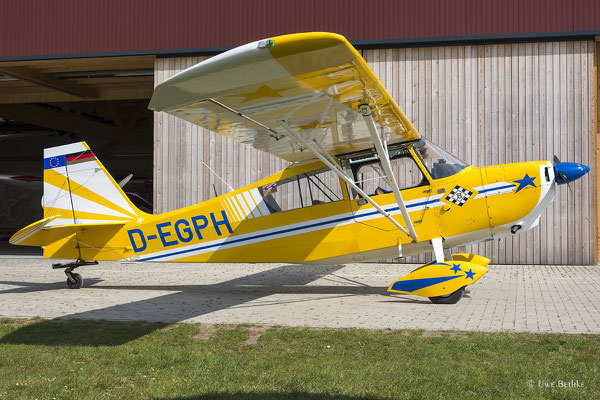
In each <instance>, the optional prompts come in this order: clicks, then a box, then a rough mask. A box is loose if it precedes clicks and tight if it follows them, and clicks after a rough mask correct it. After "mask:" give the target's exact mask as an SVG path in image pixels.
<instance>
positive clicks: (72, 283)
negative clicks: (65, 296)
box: [67, 272, 83, 289]
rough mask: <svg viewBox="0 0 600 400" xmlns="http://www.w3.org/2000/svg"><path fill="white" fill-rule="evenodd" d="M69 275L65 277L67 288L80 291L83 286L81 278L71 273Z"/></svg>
mask: <svg viewBox="0 0 600 400" xmlns="http://www.w3.org/2000/svg"><path fill="white" fill-rule="evenodd" d="M69 275H70V276H69V277H67V286H69V289H81V287H82V286H83V278H82V277H81V275H79V274H75V273H72V272H71V273H70V274H69ZM71 278H72V279H71Z"/></svg>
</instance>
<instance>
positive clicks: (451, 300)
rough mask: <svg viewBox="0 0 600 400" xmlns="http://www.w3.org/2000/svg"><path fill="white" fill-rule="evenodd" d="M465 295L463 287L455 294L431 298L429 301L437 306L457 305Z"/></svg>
mask: <svg viewBox="0 0 600 400" xmlns="http://www.w3.org/2000/svg"><path fill="white" fill-rule="evenodd" d="M464 294H465V287H464V286H463V287H461V288H460V289H458V290H457V291H456V292H454V293H450V294H447V295H445V296H436V297H430V298H429V300H431V302H432V303H435V304H456V303H458V301H459V300H460V299H462V297H463V295H464Z"/></svg>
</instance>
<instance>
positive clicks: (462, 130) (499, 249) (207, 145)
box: [155, 42, 595, 264]
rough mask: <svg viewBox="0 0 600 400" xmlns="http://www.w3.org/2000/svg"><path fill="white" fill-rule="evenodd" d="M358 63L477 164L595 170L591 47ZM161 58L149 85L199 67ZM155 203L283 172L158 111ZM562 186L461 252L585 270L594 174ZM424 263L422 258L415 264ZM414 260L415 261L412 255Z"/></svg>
mask: <svg viewBox="0 0 600 400" xmlns="http://www.w3.org/2000/svg"><path fill="white" fill-rule="evenodd" d="M363 55H364V57H365V58H366V60H367V61H368V62H369V64H370V65H371V66H372V68H373V69H374V71H375V73H376V74H377V75H378V76H379V77H380V79H381V81H382V82H383V84H384V85H385V86H386V87H387V88H388V90H389V91H390V93H391V94H392V96H393V97H394V98H395V99H396V101H397V102H398V104H399V105H400V107H401V108H402V109H403V110H404V111H405V113H406V114H407V115H408V116H409V117H410V118H411V119H412V120H413V122H414V124H415V126H416V127H417V129H419V131H420V132H421V134H423V135H424V136H425V137H427V138H429V139H431V140H433V141H434V142H436V143H438V144H439V145H441V146H442V147H444V148H446V149H447V150H449V151H450V152H452V153H453V154H455V155H457V156H459V157H460V158H462V159H464V160H465V161H467V162H469V163H471V164H473V165H476V166H481V165H491V164H501V163H508V162H516V161H527V160H539V159H542V160H545V159H548V160H552V157H553V155H555V154H556V155H557V156H558V157H559V158H560V159H561V160H563V161H577V162H581V163H583V164H586V165H590V166H592V165H593V164H594V137H593V130H594V125H593V118H594V110H593V105H594V101H593V93H594V92H593V57H594V43H593V42H556V43H535V44H531V43H528V44H506V45H488V46H460V47H459V46H457V47H435V48H431V47H430V48H419V49H387V50H369V51H365V52H364V53H363ZM199 60H200V59H198V58H176V59H157V61H156V83H159V82H162V81H163V80H164V79H166V78H167V77H169V76H171V75H172V74H174V73H175V72H177V71H179V70H181V69H184V68H186V67H187V66H191V65H193V64H194V63H196V62H198V61H199ZM155 139H156V146H155V204H156V209H157V211H161V212H162V211H168V210H172V209H175V208H178V207H182V206H185V205H190V204H194V203H196V202H199V201H202V200H204V199H208V198H210V197H212V196H213V195H214V193H213V191H214V189H213V184H214V185H215V188H216V190H217V193H219V194H221V193H224V192H225V191H226V190H227V189H226V186H225V185H224V184H223V183H222V182H220V181H219V179H218V178H216V177H215V174H213V173H211V172H210V171H209V170H208V168H207V167H205V166H204V165H203V164H202V160H204V161H205V162H206V163H207V164H208V166H209V167H210V168H211V169H213V170H214V171H215V172H216V173H217V174H219V175H221V176H223V178H224V179H225V180H226V181H227V182H230V183H232V184H233V186H234V187H235V188H238V187H241V186H243V185H245V184H247V183H250V182H252V181H255V180H257V179H259V178H263V177H265V176H268V175H269V174H271V173H274V172H276V171H277V170H279V169H280V168H283V167H284V166H285V163H284V162H282V161H281V160H277V159H275V158H274V157H270V156H268V155H266V154H262V153H260V152H258V151H255V150H254V149H251V148H247V147H246V146H243V145H239V144H237V143H233V142H231V141H229V140H225V139H223V138H222V137H220V136H219V135H216V134H213V133H210V132H203V130H202V129H200V128H198V127H195V126H192V125H190V124H188V123H186V122H183V121H180V120H177V119H176V118H174V117H170V116H167V115H165V114H162V113H158V114H157V115H156V120H155ZM572 189H573V193H571V192H570V191H569V190H568V189H567V188H566V187H560V188H559V190H558V194H557V198H556V201H555V202H554V203H553V205H551V206H550V207H549V208H548V209H547V210H546V212H545V213H544V215H543V216H542V218H541V221H540V225H539V226H538V227H536V228H534V229H532V230H530V231H529V232H527V233H524V234H520V235H518V236H516V237H514V238H508V239H502V240H499V241H494V242H488V243H484V244H479V245H475V246H472V247H470V248H467V250H468V251H471V252H474V253H477V254H483V255H486V256H487V257H490V258H492V260H493V262H495V263H506V264H512V263H522V264H593V263H594V262H595V261H594V257H595V256H594V251H595V231H594V228H595V226H594V223H595V222H594V219H595V208H594V183H593V175H591V174H588V175H587V176H586V177H584V178H583V179H580V180H578V181H576V182H575V183H574V184H572ZM426 258H427V257H424V256H421V257H419V258H418V261H423V260H425V259H426ZM411 261H417V259H412V260H411Z"/></svg>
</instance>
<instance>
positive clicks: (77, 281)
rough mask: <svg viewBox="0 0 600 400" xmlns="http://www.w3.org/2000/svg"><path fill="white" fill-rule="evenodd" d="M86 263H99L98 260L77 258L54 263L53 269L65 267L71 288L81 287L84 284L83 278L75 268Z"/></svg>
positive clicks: (68, 284)
mask: <svg viewBox="0 0 600 400" xmlns="http://www.w3.org/2000/svg"><path fill="white" fill-rule="evenodd" d="M84 265H98V261H85V260H76V261H73V262H71V263H67V264H60V263H58V264H52V269H58V268H64V269H65V275H67V286H68V287H69V289H80V288H81V287H82V286H83V278H82V277H81V275H79V274H77V273H75V272H73V270H75V268H77V267H81V266H84Z"/></svg>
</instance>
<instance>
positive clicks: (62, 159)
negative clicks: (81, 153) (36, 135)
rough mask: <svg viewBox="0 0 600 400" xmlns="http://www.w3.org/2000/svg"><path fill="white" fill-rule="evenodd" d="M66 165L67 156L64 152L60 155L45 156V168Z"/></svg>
mask: <svg viewBox="0 0 600 400" xmlns="http://www.w3.org/2000/svg"><path fill="white" fill-rule="evenodd" d="M65 165H67V157H66V156H65V155H64V154H63V155H60V156H54V157H48V158H44V169H52V168H58V167H64V166H65Z"/></svg>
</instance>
